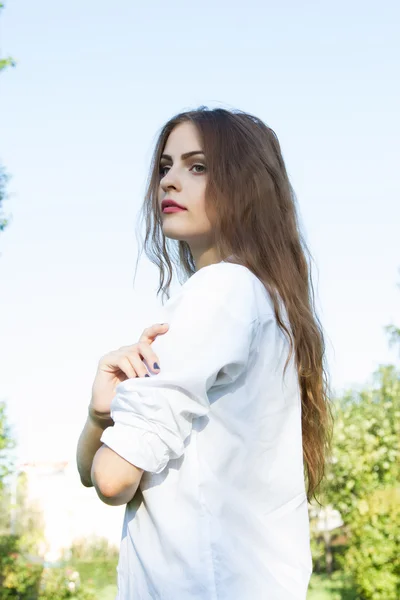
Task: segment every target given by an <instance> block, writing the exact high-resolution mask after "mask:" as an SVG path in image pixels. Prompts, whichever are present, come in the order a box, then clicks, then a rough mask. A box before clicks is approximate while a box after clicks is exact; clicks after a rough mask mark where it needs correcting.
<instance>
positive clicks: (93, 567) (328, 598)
mask: <svg viewBox="0 0 400 600" xmlns="http://www.w3.org/2000/svg"><path fill="white" fill-rule="evenodd" d="M117 562H118V561H117V559H115V560H107V561H102V560H97V561H90V562H89V561H86V562H76V563H74V564H73V565H71V566H73V568H75V569H76V570H77V571H79V573H80V576H81V581H82V583H85V584H88V585H90V586H91V587H93V588H94V591H95V593H96V600H115V597H116V595H117V573H116V566H117ZM307 600H359V596H358V595H357V593H356V592H355V591H354V590H353V589H352V588H351V586H350V585H349V584H348V582H346V581H345V579H344V578H343V576H342V575H341V573H340V572H336V573H334V574H333V575H332V577H330V578H329V577H327V576H326V575H319V574H317V573H314V574H313V575H312V576H311V581H310V586H309V590H308V594H307Z"/></svg>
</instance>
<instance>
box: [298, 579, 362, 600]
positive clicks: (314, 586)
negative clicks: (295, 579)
mask: <svg viewBox="0 0 400 600" xmlns="http://www.w3.org/2000/svg"><path fill="white" fill-rule="evenodd" d="M307 600H359V596H358V594H357V592H356V591H355V590H354V589H353V588H352V587H351V585H350V584H349V582H348V581H346V580H345V579H344V578H343V575H342V574H341V573H340V572H336V573H334V574H333V575H332V577H327V576H326V575H317V574H316V573H314V574H313V575H312V576H311V581H310V587H309V589H308V594H307Z"/></svg>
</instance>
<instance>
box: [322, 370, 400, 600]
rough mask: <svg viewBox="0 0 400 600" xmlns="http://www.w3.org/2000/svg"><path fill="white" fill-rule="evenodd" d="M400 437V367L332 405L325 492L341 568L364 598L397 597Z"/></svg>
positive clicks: (384, 599) (384, 372)
mask: <svg viewBox="0 0 400 600" xmlns="http://www.w3.org/2000/svg"><path fill="white" fill-rule="evenodd" d="M399 439H400V371H399V370H397V369H396V368H395V367H394V366H392V365H388V366H382V367H381V368H380V369H378V371H377V373H376V374H375V377H374V380H373V384H372V385H371V386H368V387H365V388H364V389H363V390H361V391H360V392H349V393H348V394H346V395H345V396H344V397H343V398H341V399H340V400H339V401H338V403H337V410H336V420H335V428H334V440H333V455H332V461H331V464H330V467H329V472H328V474H327V480H326V490H325V494H326V501H327V502H328V503H329V504H330V505H332V506H333V507H334V508H336V509H337V510H339V512H340V513H341V516H342V519H343V522H344V531H345V533H346V535H347V537H348V547H347V549H346V550H345V553H344V556H342V561H341V562H342V566H343V570H344V572H345V573H346V574H347V575H350V576H351V577H352V579H353V580H354V582H355V584H356V587H357V590H358V592H359V593H360V596H361V597H362V598H363V599H365V600H396V599H397V598H398V597H399V595H400V588H399V584H400V513H399V508H398V506H399V505H398V504H396V499H398V498H399V493H400V492H399V474H400V448H399Z"/></svg>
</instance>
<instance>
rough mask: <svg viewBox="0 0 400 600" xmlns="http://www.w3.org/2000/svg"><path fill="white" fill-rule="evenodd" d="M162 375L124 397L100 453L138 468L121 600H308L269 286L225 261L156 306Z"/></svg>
mask: <svg viewBox="0 0 400 600" xmlns="http://www.w3.org/2000/svg"><path fill="white" fill-rule="evenodd" d="M162 322H167V323H168V324H169V330H168V332H167V333H166V334H165V335H164V336H160V337H158V338H157V339H156V340H155V341H154V343H153V345H152V346H153V349H154V351H155V352H156V354H157V355H158V357H159V359H160V368H161V370H160V372H159V374H157V375H155V374H151V375H150V377H149V378H147V377H146V378H136V379H128V380H126V381H124V382H123V383H121V384H119V385H118V387H117V391H116V396H115V398H114V399H113V401H112V406H111V416H112V418H113V420H114V422H115V425H114V426H113V427H109V428H107V429H106V430H105V431H104V433H103V435H102V438H101V440H102V442H103V443H104V444H106V445H107V446H109V447H110V448H112V449H113V450H114V451H115V452H117V453H118V454H119V455H120V456H122V457H123V458H125V459H126V460H127V461H128V462H130V463H131V464H133V465H135V466H137V467H140V468H141V469H144V471H145V472H144V473H143V476H142V480H141V482H140V487H139V489H138V491H137V493H136V494H135V497H134V498H133V500H132V501H131V502H130V503H129V504H128V505H127V507H126V513H125V519H124V525H123V532H122V541H121V549H120V559H119V565H118V569H117V573H118V595H117V599H116V600H150V599H151V600H154V599H159V600H294V599H296V600H305V598H306V593H307V587H308V583H309V579H310V575H311V571H312V562H311V553H310V543H309V522H308V510H307V498H306V493H305V484H304V476H303V455H302V438H301V403H300V393H299V386H298V380H297V374H296V368H295V365H294V362H293V361H291V362H290V363H289V366H288V368H287V370H286V373H285V376H283V370H284V366H285V361H286V359H287V356H288V342H287V340H286V338H285V336H284V335H283V333H282V332H281V330H280V329H279V328H278V326H277V323H276V320H275V316H274V311H273V307H272V301H271V299H270V296H269V294H268V293H267V291H266V290H265V287H264V286H263V285H262V283H261V282H260V281H259V279H258V278H257V277H255V275H254V274H253V273H252V272H251V271H250V270H249V269H247V268H246V267H243V266H241V265H236V264H231V263H227V262H221V263H218V264H213V265H209V266H207V267H203V268H202V269H200V270H199V271H197V272H196V273H195V274H194V275H192V276H191V277H190V278H189V279H188V280H187V281H186V283H185V284H184V285H183V286H182V287H181V288H180V290H179V291H178V293H177V294H176V295H174V296H173V297H171V298H170V299H169V300H168V301H167V302H166V304H165V305H164V307H163V313H162Z"/></svg>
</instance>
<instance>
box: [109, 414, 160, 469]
mask: <svg viewBox="0 0 400 600" xmlns="http://www.w3.org/2000/svg"><path fill="white" fill-rule="evenodd" d="M100 440H101V441H102V442H103V444H105V445H106V446H108V447H109V448H111V450H113V451H114V452H116V453H117V454H118V455H119V456H121V457H122V458H124V459H125V460H126V461H128V462H129V463H131V464H132V465H134V466H135V467H138V468H139V469H143V470H144V471H148V472H149V473H161V471H162V470H163V469H164V468H165V466H166V465H167V463H168V461H169V460H170V456H169V453H168V447H167V445H166V444H164V442H163V441H162V440H161V438H160V437H159V436H158V435H157V434H156V433H153V432H152V431H146V430H144V429H140V428H138V427H132V425H124V424H123V423H115V425H114V426H113V427H107V429H105V430H104V431H103V434H102V436H101V438H100Z"/></svg>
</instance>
